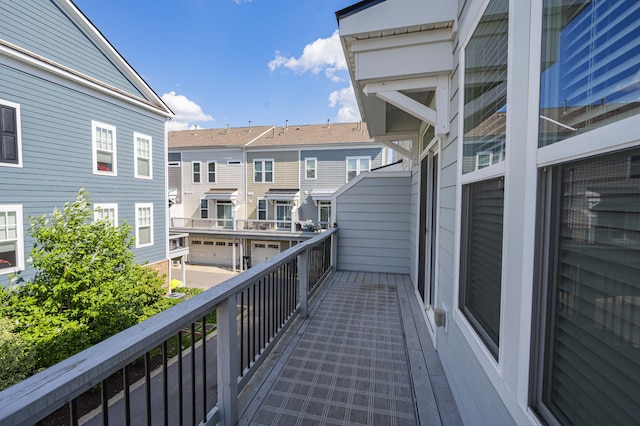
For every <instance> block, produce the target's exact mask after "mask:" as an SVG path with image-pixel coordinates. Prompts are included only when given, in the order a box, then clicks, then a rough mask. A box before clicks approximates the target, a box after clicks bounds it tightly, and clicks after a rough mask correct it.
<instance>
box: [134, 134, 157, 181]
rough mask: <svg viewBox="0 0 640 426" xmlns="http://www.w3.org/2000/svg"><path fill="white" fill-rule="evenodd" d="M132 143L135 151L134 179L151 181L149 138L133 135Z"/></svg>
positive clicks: (150, 144)
mask: <svg viewBox="0 0 640 426" xmlns="http://www.w3.org/2000/svg"><path fill="white" fill-rule="evenodd" d="M133 141H134V146H135V150H136V159H135V170H134V173H135V177H137V178H143V179H151V178H152V177H153V175H152V163H151V148H152V142H151V136H147V135H143V134H141V133H134V134H133Z"/></svg>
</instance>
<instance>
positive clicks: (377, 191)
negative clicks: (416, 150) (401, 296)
mask: <svg viewBox="0 0 640 426" xmlns="http://www.w3.org/2000/svg"><path fill="white" fill-rule="evenodd" d="M410 184H411V176H410V174H409V173H408V172H377V173H366V174H364V175H360V176H358V177H357V178H355V179H354V180H353V181H352V182H351V183H350V184H349V185H347V186H345V187H344V188H343V189H342V190H340V191H339V192H338V193H337V194H336V203H335V204H336V206H337V207H336V209H337V212H336V218H337V222H338V228H339V235H340V237H339V238H338V253H339V256H338V269H340V270H346V271H368V272H386V273H402V274H408V273H409V271H410V258H411V255H410V241H411V236H410V234H411V232H410V229H411V228H410V224H411V212H410V209H411V207H410V203H411V194H410V191H411V185H410Z"/></svg>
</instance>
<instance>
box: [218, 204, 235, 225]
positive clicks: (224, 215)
mask: <svg viewBox="0 0 640 426" xmlns="http://www.w3.org/2000/svg"><path fill="white" fill-rule="evenodd" d="M232 209H233V205H232V204H231V203H221V202H218V206H217V211H216V213H217V215H218V226H219V227H220V228H233V220H232V219H233V217H232Z"/></svg>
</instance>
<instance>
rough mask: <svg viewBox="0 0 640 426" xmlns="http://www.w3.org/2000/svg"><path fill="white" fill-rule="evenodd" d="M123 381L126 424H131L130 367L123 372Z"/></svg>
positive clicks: (126, 367)
mask: <svg viewBox="0 0 640 426" xmlns="http://www.w3.org/2000/svg"><path fill="white" fill-rule="evenodd" d="M122 372H123V373H122V380H123V381H124V424H125V425H127V426H129V425H130V424H131V393H130V392H129V365H128V364H127V365H125V366H124V369H123V370H122Z"/></svg>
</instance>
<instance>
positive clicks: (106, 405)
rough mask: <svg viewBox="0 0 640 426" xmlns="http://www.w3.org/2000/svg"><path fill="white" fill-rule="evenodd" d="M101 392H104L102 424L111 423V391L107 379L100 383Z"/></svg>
mask: <svg viewBox="0 0 640 426" xmlns="http://www.w3.org/2000/svg"><path fill="white" fill-rule="evenodd" d="M100 393H101V394H102V395H101V396H102V424H103V425H108V424H109V391H108V390H107V380H106V379H105V380H103V381H102V382H101V385H100Z"/></svg>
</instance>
